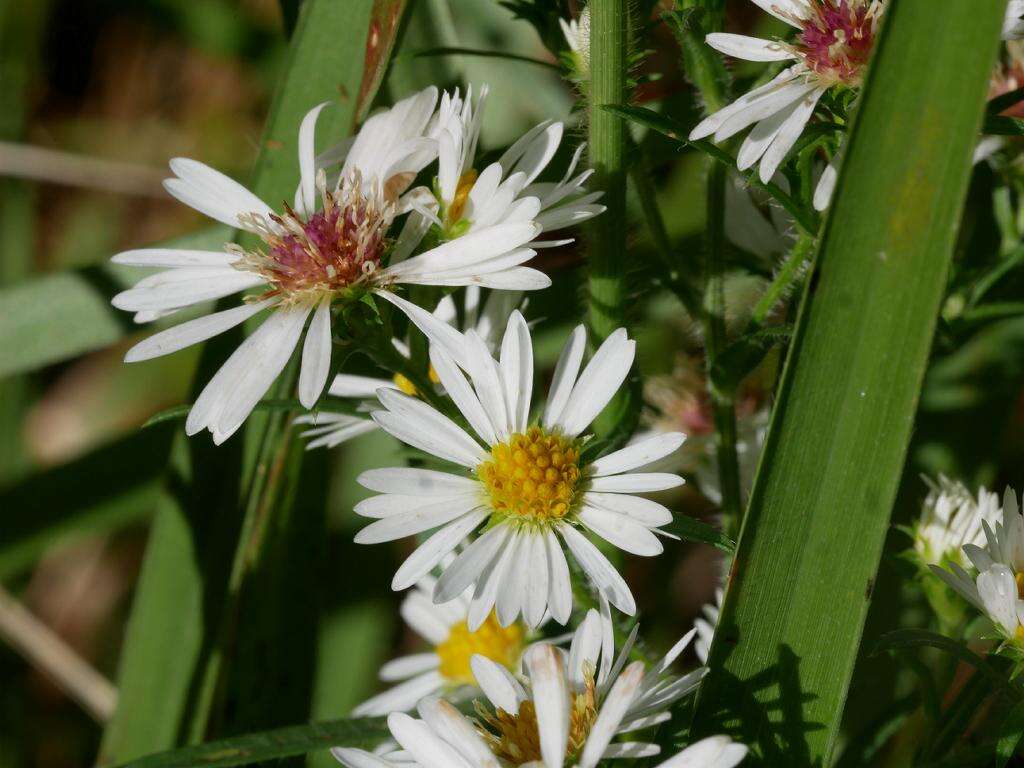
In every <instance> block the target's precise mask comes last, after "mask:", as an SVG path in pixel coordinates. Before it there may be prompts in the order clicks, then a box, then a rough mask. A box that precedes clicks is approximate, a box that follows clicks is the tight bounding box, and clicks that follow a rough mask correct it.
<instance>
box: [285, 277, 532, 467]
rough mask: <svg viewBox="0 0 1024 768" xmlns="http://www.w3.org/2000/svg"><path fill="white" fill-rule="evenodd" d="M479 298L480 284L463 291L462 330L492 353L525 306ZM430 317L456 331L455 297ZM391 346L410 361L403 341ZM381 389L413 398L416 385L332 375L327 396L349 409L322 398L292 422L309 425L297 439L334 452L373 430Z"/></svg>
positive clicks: (505, 295) (514, 298)
mask: <svg viewBox="0 0 1024 768" xmlns="http://www.w3.org/2000/svg"><path fill="white" fill-rule="evenodd" d="M480 295H481V291H480V288H479V286H475V285H470V286H467V287H466V289H465V292H464V294H463V296H462V309H463V313H462V318H463V320H462V323H463V326H464V327H463V329H462V330H467V329H469V328H472V329H473V330H474V331H476V333H477V334H478V335H479V336H480V338H481V339H483V341H484V343H485V344H486V345H487V348H488V349H489V350H491V352H492V353H493V352H495V351H496V348H497V344H498V341H499V340H500V339H501V336H502V334H503V333H505V324H506V323H507V322H508V318H509V315H510V313H511V312H512V310H513V309H515V308H516V307H517V306H519V305H520V304H523V305H525V302H524V301H523V298H522V296H523V294H522V292H520V291H494V292H492V293H491V294H490V295H489V296H488V297H487V299H486V300H485V301H484V302H483V307H481V300H480ZM434 317H436V318H437V319H438V320H440V321H441V322H443V323H447V324H448V325H450V326H452V327H453V328H457V327H459V313H458V310H457V309H456V305H455V299H454V298H453V297H452V296H451V295H449V296H445V297H444V298H443V299H442V300H441V301H440V303H439V304H438V305H437V308H436V309H435V310H434ZM391 343H392V344H393V345H394V346H395V349H396V350H398V353H399V354H400V355H402V356H403V357H406V358H408V357H409V348H408V346H406V344H405V343H404V342H402V341H400V340H398V339H392V342H391ZM433 378H436V377H433ZM435 383H436V382H435ZM381 388H385V389H396V390H399V391H401V392H405V393H406V394H407V395H412V396H416V395H417V391H416V387H415V386H413V384H412V382H410V381H409V380H408V379H407V378H406V377H405V376H402V375H401V374H396V375H395V376H393V377H392V378H390V379H384V378H378V377H375V376H356V375H353V374H347V373H339V374H338V375H337V376H335V377H334V381H332V382H331V386H330V388H329V389H328V390H327V393H328V394H329V395H330V396H331V397H332V398H339V399H340V400H341V401H342V402H344V401H348V403H349V404H350V408H349V409H346V411H344V412H342V411H339V410H337V408H338V406H337V405H334V403H335V402H336V401H333V400H327V401H325V402H324V403H323V406H322V408H321V409H320V410H318V411H317V412H316V413H306V414H303V415H301V416H299V417H297V418H296V419H295V423H297V424H308V425H310V429H308V430H306V431H305V432H303V433H302V437H305V438H309V443H308V444H307V445H306V449H307V450H312V449H314V448H335V447H337V446H339V445H341V444H342V443H344V442H347V441H348V440H352V439H354V438H356V437H359V436H360V435H364V434H366V433H368V432H373V431H374V430H376V429H377V423H376V422H375V421H374V420H373V419H372V418H371V417H370V413H371V412H372V411H374V410H375V409H376V408H377V406H378V402H377V390H378V389H381ZM353 411H354V412H353Z"/></svg>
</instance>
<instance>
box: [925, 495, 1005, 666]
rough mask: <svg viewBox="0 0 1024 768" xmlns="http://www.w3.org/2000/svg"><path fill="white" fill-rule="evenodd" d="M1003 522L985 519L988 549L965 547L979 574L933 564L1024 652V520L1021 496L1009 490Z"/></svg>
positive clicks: (954, 565) (956, 565) (955, 565)
mask: <svg viewBox="0 0 1024 768" xmlns="http://www.w3.org/2000/svg"><path fill="white" fill-rule="evenodd" d="M1001 518H1002V519H1001V521H999V522H996V523H995V525H994V526H992V525H990V524H989V522H988V520H984V519H983V520H982V522H981V526H982V529H983V530H984V532H985V546H981V545H979V544H972V543H968V544H965V545H964V547H963V552H964V554H965V555H967V558H968V559H969V560H970V563H971V565H972V566H973V567H974V569H976V570H975V573H974V575H972V573H969V572H968V571H967V570H966V569H965V568H964V567H963V566H961V565H960V564H959V563H957V562H956V561H953V560H950V561H948V567H949V570H947V569H946V568H942V567H939V566H938V565H932V566H930V567H931V570H932V571H933V572H934V573H935V574H936V575H937V576H939V578H941V579H942V580H943V581H944V582H946V584H948V585H949V586H950V587H952V588H953V589H954V590H956V591H957V592H958V593H960V595H961V596H963V597H964V599H966V600H967V601H968V602H969V603H971V604H972V605H973V606H975V607H976V608H978V609H979V610H980V611H982V612H983V613H984V614H985V615H986V616H988V617H989V618H990V619H991V620H992V623H993V624H994V625H995V626H996V628H997V629H998V630H999V631H1000V632H1001V633H1002V634H1003V635H1004V636H1005V637H1006V639H1007V640H1009V641H1011V642H1012V643H1013V644H1014V646H1015V647H1017V648H1020V649H1021V650H1022V651H1024V627H1022V626H1021V625H1022V624H1024V600H1022V599H1021V587H1022V585H1024V517H1022V516H1021V513H1020V510H1019V508H1018V506H1017V496H1016V494H1015V493H1014V492H1013V490H1012V489H1010V488H1007V489H1006V493H1005V494H1004V495H1003V508H1002V515H1001Z"/></svg>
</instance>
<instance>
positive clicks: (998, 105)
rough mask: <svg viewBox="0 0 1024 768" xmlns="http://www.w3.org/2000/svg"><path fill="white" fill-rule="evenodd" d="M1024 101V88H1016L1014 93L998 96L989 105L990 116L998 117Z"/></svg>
mask: <svg viewBox="0 0 1024 768" xmlns="http://www.w3.org/2000/svg"><path fill="white" fill-rule="evenodd" d="M1022 101H1024V88H1015V89H1014V90H1012V91H1009V92H1007V93H1004V94H1002V95H1001V96H996V97H995V98H994V99H992V100H991V101H990V102H989V103H988V108H987V113H988V115H990V116H991V115H998V114H999V113H1000V112H1005V111H1006V110H1008V109H1009V108H1010V107H1015V106H1017V105H1018V104H1020V102H1022Z"/></svg>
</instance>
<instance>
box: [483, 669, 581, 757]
mask: <svg viewBox="0 0 1024 768" xmlns="http://www.w3.org/2000/svg"><path fill="white" fill-rule="evenodd" d="M477 714H478V715H479V717H480V721H481V723H480V732H481V735H482V736H483V737H484V739H485V740H486V741H487V742H488V744H489V745H490V747H491V751H493V752H494V754H495V756H497V757H498V758H499V759H501V760H504V761H507V762H508V763H511V764H512V765H522V764H523V763H530V762H538V763H539V762H541V760H542V758H541V753H540V731H539V730H538V728H537V710H536V709H535V708H534V704H533V701H532V700H531V701H524V702H523V703H522V704H520V705H519V712H517V713H516V714H514V715H513V714H511V713H509V712H506V711H505V710H503V709H498V710H496V711H494V712H489V711H487V710H485V709H483V707H478V709H477ZM596 719H597V690H596V687H595V685H594V679H593V677H592V676H590V677H588V678H587V681H586V686H585V687H584V689H583V690H582V691H581V692H579V693H576V694H575V695H573V696H572V709H571V711H570V713H569V742H568V744H567V745H566V750H565V752H566V758H568V759H569V760H570V761H571V760H572V759H573V758H575V757H576V756H577V755H578V754H579V752H580V750H582V749H583V745H584V744H585V743H586V741H587V736H589V735H590V730H591V728H593V726H594V721H595V720H596Z"/></svg>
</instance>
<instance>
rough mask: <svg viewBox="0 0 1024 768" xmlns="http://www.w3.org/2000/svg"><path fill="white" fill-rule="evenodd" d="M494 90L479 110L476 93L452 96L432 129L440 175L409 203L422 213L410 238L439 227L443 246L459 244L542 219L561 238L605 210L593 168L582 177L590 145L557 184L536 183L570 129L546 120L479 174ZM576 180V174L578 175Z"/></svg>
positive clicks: (443, 101) (542, 224)
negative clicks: (502, 226)
mask: <svg viewBox="0 0 1024 768" xmlns="http://www.w3.org/2000/svg"><path fill="white" fill-rule="evenodd" d="M486 95H487V88H486V87H484V88H483V89H481V92H480V97H479V98H478V99H477V101H476V104H475V106H474V104H473V99H472V92H471V91H470V92H467V94H466V97H465V98H464V99H463V98H462V96H460V94H459V91H458V90H456V91H454V92H452V93H450V94H449V93H445V94H444V95H443V96H442V98H441V106H440V108H439V109H438V112H437V114H436V115H435V117H434V119H433V121H432V123H431V126H430V127H429V129H428V131H429V133H430V135H432V136H434V137H436V140H437V144H438V175H437V180H436V183H435V185H434V188H433V189H431V190H427V189H425V188H419V189H417V190H414V191H413V193H411V194H410V196H409V200H410V205H412V206H413V207H414V208H415V210H416V212H417V214H418V217H417V216H413V217H411V218H410V224H409V229H410V233H408V239H409V241H410V242H414V241H415V236H416V235H419V236H420V237H422V236H424V235H426V233H427V232H428V231H431V227H433V230H432V231H433V232H434V234H435V235H436V236H437V237H438V238H439V239H440V240H442V241H451V240H456V239H458V238H460V237H463V236H466V235H468V234H471V233H474V232H477V231H478V230H480V229H481V228H486V227H493V226H494V225H496V224H499V223H509V222H516V221H536V222H537V224H539V225H540V227H541V229H542V231H543V232H554V231H556V230H561V229H565V228H567V227H570V226H574V225H576V224H579V223H581V222H584V221H586V220H587V219H590V218H593V217H594V216H597V215H598V214H600V213H602V212H603V211H604V210H605V206H603V205H600V204H598V203H597V200H598V199H599V198H600V197H601V195H602V193H601V192H588V191H587V189H586V187H585V184H586V181H587V179H589V178H590V176H591V175H592V174H593V171H592V170H589V169H588V170H583V171H581V172H580V173H578V174H577V173H576V168H577V166H578V164H579V161H580V158H581V157H582V154H583V150H584V149H585V145H583V144H581V145H580V146H579V147H577V148H576V152H575V153H574V154H573V157H572V160H571V162H570V163H569V167H568V169H567V170H566V172H565V174H564V176H563V177H562V179H561V180H560V181H558V182H540V181H537V178H538V177H539V176H540V174H541V173H543V171H544V170H545V169H546V168H547V167H548V165H549V164H550V163H551V160H552V159H553V158H554V156H555V152H557V150H558V147H559V145H560V144H561V142H562V137H563V135H564V133H565V125H564V124H563V123H560V122H555V121H551V120H546V121H544V122H543V123H541V124H539V125H537V126H535V127H534V128H532V129H530V130H529V131H527V132H526V133H525V134H523V136H521V137H520V138H519V139H518V140H517V141H515V142H514V143H513V144H512V146H510V147H509V148H508V149H507V150H506V151H505V153H504V154H503V155H502V156H501V157H500V158H499V159H498V160H497V161H496V162H494V163H491V164H490V165H488V166H487V167H486V168H484V169H483V170H482V171H479V172H478V171H477V169H476V167H475V165H474V163H475V160H476V149H477V144H478V139H479V133H480V121H481V119H482V115H483V108H484V103H485V100H486ZM574 174H575V175H574ZM571 242H572V238H568V239H560V240H553V241H552V240H544V241H535V242H531V243H530V246H531V247H534V248H541V247H550V246H556V245H564V244H566V243H571Z"/></svg>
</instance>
